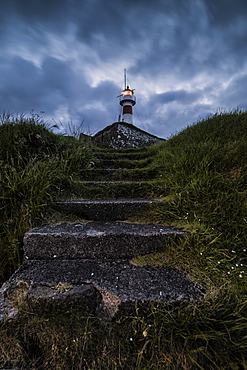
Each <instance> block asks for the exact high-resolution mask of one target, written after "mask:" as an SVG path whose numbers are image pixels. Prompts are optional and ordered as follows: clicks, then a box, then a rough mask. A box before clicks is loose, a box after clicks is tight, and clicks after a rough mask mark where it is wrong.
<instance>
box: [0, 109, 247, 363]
mask: <svg viewBox="0 0 247 370" xmlns="http://www.w3.org/2000/svg"><path fill="white" fill-rule="evenodd" d="M22 121H23V122H22V124H20V121H18V122H8V123H7V124H8V130H10V128H9V127H12V126H13V127H14V131H15V133H16V129H17V128H21V127H22V126H21V125H23V127H25V124H27V125H29V124H31V125H32V126H31V127H33V126H35V127H33V129H34V130H37V127H36V126H37V122H30V121H27V122H26V119H25V120H24V119H22ZM24 121H25V122H24ZM19 125H20V126H19ZM28 127H29V126H28ZM38 127H39V125H38ZM5 128H6V126H4V125H2V126H0V130H4V129H5ZM40 129H41V128H40ZM42 130H45V129H44V127H43V126H42ZM30 131H31V132H32V129H31V128H30ZM21 132H22V133H21ZM27 132H29V128H28V130H26V129H25V128H23V129H22V130H20V133H19V134H18V135H16V138H15V140H17V142H21V140H20V137H22V138H23V137H24V138H26V139H28V137H30V141H28V143H29V145H30V146H31V149H30V151H28V152H29V153H31V154H30V155H29V154H28V158H26V154H25V153H26V152H25V151H23V152H21V151H20V150H19V149H17V148H16V147H15V148H13V144H12V145H9V148H10V149H9V151H8V153H9V154H8V155H7V154H6V153H3V154H1V155H2V157H0V160H1V163H2V165H1V189H3V190H2V194H1V207H0V212H1V220H2V223H1V238H2V243H1V247H0V253H1V261H3V260H4V261H5V262H4V263H3V262H2V264H1V266H2V271H3V273H2V276H8V274H9V273H10V272H11V271H13V268H15V267H17V266H18V264H19V263H20V260H21V240H22V239H21V238H22V235H23V233H24V231H25V230H26V229H27V228H30V227H32V226H33V225H35V224H36V223H38V222H41V221H42V214H45V209H46V208H47V204H49V199H51V198H52V197H56V196H57V195H58V194H60V197H61V194H66V193H68V190H69V189H70V190H71V189H72V190H73V191H74V196H75V197H76V196H79V195H80V194H82V191H83V189H82V185H79V183H78V180H79V179H80V180H83V178H82V179H81V176H82V173H83V172H82V171H83V169H85V167H87V166H88V164H89V162H90V161H91V157H90V155H89V153H88V151H86V150H85V149H84V148H82V147H81V146H80V145H78V141H76V140H75V141H73V140H72V141H68V140H67V141H66V139H65V138H63V137H59V136H56V135H55V136H53V135H54V134H51V133H50V132H49V133H48V132H47V131H46V130H45V131H44V132H45V133H44V134H42V135H43V136H42V137H43V138H44V137H46V135H47V139H46V140H47V141H46V142H47V144H42V143H40V145H44V146H43V149H42V150H40V151H39V150H34V148H32V142H33V139H32V138H33V136H32V133H31V132H29V134H28V135H29V136H28V137H27ZM35 135H41V134H40V133H37V132H36V131H35ZM11 136H12V135H11ZM1 137H2V135H1V132H0V138H1ZM39 139H40V138H39ZM0 140H1V139H0ZM5 140H6V139H5ZM43 140H44V141H45V139H43ZM22 141H23V139H22ZM15 142H16V141H15ZM24 142H25V141H24ZM25 143H26V142H25ZM53 143H54V144H53ZM35 146H36V147H37V144H35ZM0 147H1V148H2V145H0ZM24 147H25V146H24ZM20 149H21V148H20ZM11 150H13V151H14V152H11ZM32 150H34V152H32ZM75 153H76V154H75ZM103 153H104V150H103V149H102V154H103ZM134 153H135V151H134ZM132 154H133V153H132ZM140 154H141V155H140ZM144 154H145V155H144ZM103 155H104V156H105V157H107V154H106V153H104V154H103ZM45 156H48V157H45ZM78 156H79V157H78ZM112 156H113V157H114V152H113V153H112ZM138 156H139V157H138ZM145 156H146V157H147V156H148V158H149V160H150V159H151V164H150V163H148V167H152V166H153V168H156V169H157V171H158V173H157V174H156V175H155V178H153V179H150V180H152V189H151V190H152V191H151V192H150V193H149V195H150V196H152V197H154V198H160V199H165V200H166V203H165V204H164V206H163V207H162V208H160V207H159V208H155V207H154V208H153V209H152V210H151V211H150V212H149V213H148V214H142V215H141V216H139V218H138V220H139V221H145V222H155V223H160V224H167V225H173V226H177V227H181V228H183V229H185V230H187V231H188V233H187V234H186V236H185V237H184V238H183V239H180V240H179V239H175V240H174V241H173V242H172V243H171V245H170V246H169V248H168V250H167V251H166V253H158V254H157V253H156V254H152V255H148V256H143V257H138V258H136V259H134V260H133V261H132V262H133V263H135V264H138V265H145V264H153V265H159V266H161V265H169V266H174V267H176V268H179V269H181V270H183V271H185V272H186V273H187V274H188V275H189V276H190V278H191V279H192V280H194V281H195V282H196V283H198V284H200V285H201V286H202V287H203V288H204V289H205V292H206V294H205V298H204V299H203V300H201V301H199V302H191V303H190V304H187V305H179V306H172V305H164V304H153V305H151V306H150V307H148V308H147V307H142V306H141V305H139V306H136V310H135V313H134V314H133V315H132V316H131V317H124V316H118V317H116V319H115V320H114V321H113V322H105V321H102V320H101V319H99V318H97V317H93V316H90V315H87V316H84V315H83V313H82V312H79V311H76V310H74V311H73V312H72V311H66V310H65V309H62V308H61V307H56V306H52V305H51V306H49V307H38V306H35V307H34V306H31V305H28V304H27V303H25V302H23V303H22V305H21V312H20V315H19V318H18V320H15V321H12V322H11V321H8V322H5V323H3V324H2V326H1V329H0V330H1V336H0V364H1V366H4V365H5V366H6V364H7V365H8V364H10V363H11V364H12V365H13V366H18V367H19V368H20V369H51V368H52V369H142V370H143V369H148V370H149V369H186V370H187V369H207V370H208V369H209V370H215V369H219V370H223V369H224V370H225V369H232V370H242V369H243V370H244V369H247V359H246V358H247V356H246V354H247V336H246V333H247V319H246V317H247V294H246V292H247V279H246V274H247V269H246V263H247V258H246V257H247V227H246V223H247V200H246V188H247V113H246V112H232V113H229V114H218V115H215V116H214V117H211V118H209V119H206V120H203V121H201V122H199V123H197V124H195V125H192V126H190V127H188V128H187V129H185V130H184V131H182V132H181V133H179V134H177V135H176V136H174V137H172V138H170V139H169V140H167V141H166V142H164V143H162V144H159V145H154V146H152V147H150V148H147V149H145V150H144V151H143V153H142V152H140V153H136V154H134V159H135V161H138V158H139V160H140V161H142V163H143V161H144V160H145ZM130 157H131V151H129V152H128V151H127V153H126V152H125V153H124V151H123V153H122V154H118V158H119V159H120V158H122V159H123V160H124V161H125V160H126V158H127V159H128V160H129V159H130ZM78 158H80V161H81V162H80V163H79V164H78ZM135 165H136V163H135ZM144 168H145V167H144ZM155 184H156V185H159V186H158V187H156V186H155ZM147 189H148V185H145V186H143V187H141V186H140V185H139V187H138V185H136V189H135V190H133V191H134V194H135V196H137V195H138V194H139V197H144V196H146V195H147V194H144V193H145V191H147ZM98 191H99V192H98V195H99V196H100V195H103V194H104V191H103V189H100V190H98ZM107 191H108V193H109V194H108V196H109V197H111V196H113V197H114V196H116V194H117V189H112V190H110V189H109V187H108V190H107ZM121 191H122V193H121V194H125V193H127V194H128V193H129V194H130V191H131V189H130V188H128V189H127V191H126V189H125V190H124V189H122V190H121ZM89 193H90V192H89V190H88V194H89ZM84 194H86V189H85V193H84ZM94 194H97V193H96V192H95V191H94ZM118 194H119V193H118ZM49 212H51V211H49ZM51 218H52V216H51Z"/></svg>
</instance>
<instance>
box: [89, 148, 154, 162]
mask: <svg viewBox="0 0 247 370" xmlns="http://www.w3.org/2000/svg"><path fill="white" fill-rule="evenodd" d="M93 155H94V158H98V159H129V160H141V159H145V158H148V157H149V154H148V152H147V151H146V150H145V151H131V152H124V151H97V152H94V153H93Z"/></svg>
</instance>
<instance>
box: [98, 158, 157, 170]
mask: <svg viewBox="0 0 247 370" xmlns="http://www.w3.org/2000/svg"><path fill="white" fill-rule="evenodd" d="M149 164H150V158H145V159H141V160H139V161H138V160H131V159H104V158H102V159H100V158H98V159H97V160H96V161H95V167H97V168H126V169H127V168H144V167H146V166H148V165H149Z"/></svg>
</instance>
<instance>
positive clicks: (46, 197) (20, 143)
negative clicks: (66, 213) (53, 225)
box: [0, 115, 90, 283]
mask: <svg viewBox="0 0 247 370" xmlns="http://www.w3.org/2000/svg"><path fill="white" fill-rule="evenodd" d="M89 161H90V156H89V152H88V151H86V150H85V148H84V147H82V145H81V144H80V143H79V142H78V141H77V140H75V139H74V140H73V139H68V138H66V137H64V136H61V135H55V134H53V133H52V132H51V131H50V130H48V129H47V128H46V126H45V124H44V123H43V122H42V121H41V120H40V119H39V118H38V117H35V116H34V117H31V118H28V117H25V116H20V117H13V116H8V115H4V116H3V117H2V125H0V189H1V193H0V283H1V282H3V280H4V279H5V278H6V277H7V276H9V275H10V274H11V273H12V272H13V271H14V270H15V269H16V268H17V267H18V266H19V264H20V261H21V255H22V250H21V248H22V245H21V243H22V238H23V234H24V233H25V232H26V231H27V230H29V229H30V228H31V227H33V226H34V225H36V224H38V223H40V218H41V217H42V213H43V211H44V210H45V209H46V207H47V204H48V203H49V201H50V200H51V199H52V197H53V196H56V194H57V192H58V191H61V189H62V188H63V183H65V184H66V183H68V181H69V179H70V177H71V176H76V175H79V174H80V172H81V171H82V170H83V169H84V168H85V167H86V166H87V164H88V163H89Z"/></svg>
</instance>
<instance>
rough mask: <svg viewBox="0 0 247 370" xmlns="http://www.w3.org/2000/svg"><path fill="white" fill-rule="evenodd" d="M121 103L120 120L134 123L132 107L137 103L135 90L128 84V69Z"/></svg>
mask: <svg viewBox="0 0 247 370" xmlns="http://www.w3.org/2000/svg"><path fill="white" fill-rule="evenodd" d="M119 104H120V105H121V115H120V119H119V121H122V122H126V123H131V124H132V123H133V112H132V107H133V106H134V105H135V104H136V97H135V95H134V90H131V89H130V88H129V86H127V79H126V69H125V70H124V90H123V91H122V92H121V95H119Z"/></svg>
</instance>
